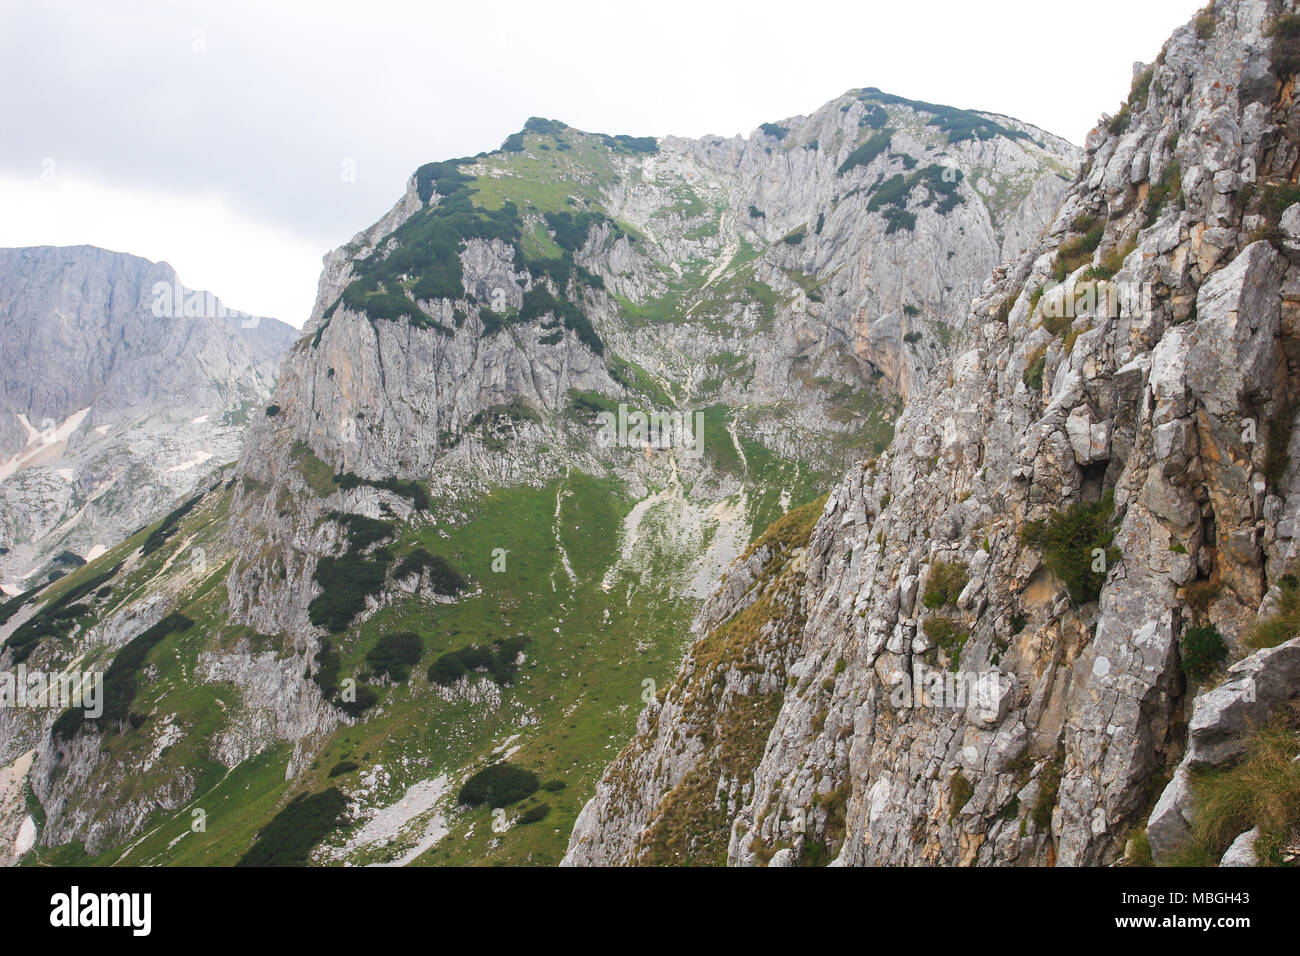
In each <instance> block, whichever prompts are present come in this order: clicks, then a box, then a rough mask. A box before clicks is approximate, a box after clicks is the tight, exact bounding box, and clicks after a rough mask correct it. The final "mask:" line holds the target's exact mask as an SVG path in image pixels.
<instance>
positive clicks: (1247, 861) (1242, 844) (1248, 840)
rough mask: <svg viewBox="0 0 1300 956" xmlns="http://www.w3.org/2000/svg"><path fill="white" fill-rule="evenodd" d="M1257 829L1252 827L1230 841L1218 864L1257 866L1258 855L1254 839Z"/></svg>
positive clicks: (1256, 837) (1256, 835) (1256, 836)
mask: <svg viewBox="0 0 1300 956" xmlns="http://www.w3.org/2000/svg"><path fill="white" fill-rule="evenodd" d="M1258 838H1259V831H1258V830H1256V829H1254V828H1252V829H1250V830H1247V831H1246V832H1245V833H1243V834H1242V835H1241V836H1239V837H1237V839H1235V840H1233V841H1232V846H1230V847H1228V850H1227V852H1226V853H1224V854H1223V859H1222V860H1220V861H1219V866H1259V857H1258V856H1257V855H1256V853H1255V841H1256V840H1257V839H1258Z"/></svg>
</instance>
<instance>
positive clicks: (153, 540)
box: [140, 494, 203, 555]
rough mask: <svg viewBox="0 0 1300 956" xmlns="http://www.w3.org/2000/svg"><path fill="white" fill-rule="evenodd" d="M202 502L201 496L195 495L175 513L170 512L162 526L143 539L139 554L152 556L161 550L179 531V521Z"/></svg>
mask: <svg viewBox="0 0 1300 956" xmlns="http://www.w3.org/2000/svg"><path fill="white" fill-rule="evenodd" d="M202 500H203V495H201V494H198V495H195V496H194V497H193V498H191V499H190V500H189V501H187V502H185V504H183V505H181V506H180V507H179V508H177V509H176V510H175V511H172V512H170V513H169V514H168V515H167V517H165V518H163V520H162V524H160V525H159V526H158V527H157V528H155V529H154V530H153V531H151V532H150V533H149V537H147V538H145V539H144V544H143V545H142V546H141V547H140V554H142V555H149V554H153V553H154V552H155V551H157V550H158V549H159V548H161V547H162V546H163V545H164V544H165V543H166V542H167V539H168V538H170V537H171V536H172V535H174V534H175V533H176V532H177V531H178V530H180V528H179V526H180V521H181V519H182V518H184V517H185V516H186V515H187V514H189V513H190V512H191V511H193V510H194V508H195V507H196V506H197V505H198V503H199V502H200V501H202Z"/></svg>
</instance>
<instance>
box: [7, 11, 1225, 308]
mask: <svg viewBox="0 0 1300 956" xmlns="http://www.w3.org/2000/svg"><path fill="white" fill-rule="evenodd" d="M1202 2H1203V0H1088V2H1087V3H1086V4H1083V5H1080V4H1075V3H1072V4H1064V3H1054V2H1050V0H987V2H984V3H979V2H962V0H912V2H899V0H887V2H880V0H856V2H843V0H840V2H826V0H784V2H779V3H773V2H765V0H748V2H715V0H687V2H681V0H656V2H640V3H629V2H623V0H603V2H581V0H546V2H536V0H535V2H516V0H462V2H458V3H456V4H449V3H444V2H425V3H418V2H398V0H366V2H357V0H304V2H280V3H271V2H267V0H261V2H259V0H221V2H199V0H189V2H170V3H166V2H152V0H136V2H130V0H113V2H109V0H80V2H78V0H31V2H20V0H3V5H2V6H0V120H2V122H3V127H2V128H3V133H2V134H0V246H26V245H43V244H52V245H72V244H76V243H92V244H94V245H99V246H105V247H107V248H110V249H116V250H120V251H123V252H131V253H134V254H136V255H141V256H145V257H147V258H150V259H155V260H166V261H167V262H170V263H171V264H172V265H173V266H174V267H175V268H176V270H177V271H178V272H179V273H180V277H181V279H182V281H184V282H185V283H186V284H187V285H189V286H191V287H193V288H206V289H209V290H211V291H213V292H216V293H217V294H218V295H220V296H221V297H222V299H223V300H224V301H225V302H226V304H227V305H229V306H231V307H234V308H238V309H243V310H244V311H247V312H252V313H256V314H262V315H273V316H275V317H277V318H280V319H283V320H284V321H286V322H289V323H291V324H293V325H297V326H300V325H302V323H303V322H304V321H305V320H306V318H307V316H308V313H309V312H310V310H311V303H312V301H313V299H314V297H315V293H316V280H317V277H318V274H319V271H320V260H321V256H322V255H324V254H325V252H327V251H328V250H329V249H331V248H333V247H335V246H338V245H340V244H342V243H343V242H345V241H347V240H348V239H349V238H350V237H351V236H352V235H353V234H354V233H355V232H357V231H358V230H360V229H362V228H364V227H366V226H367V225H369V224H370V223H372V222H374V221H375V220H376V219H378V218H379V216H380V215H382V214H383V213H384V212H385V211H386V210H387V209H388V208H389V207H390V206H391V205H392V204H393V202H395V201H396V199H397V198H398V196H399V195H400V193H401V190H402V187H403V184H404V182H405V180H406V178H407V177H408V176H409V175H410V173H411V172H412V171H413V170H414V169H415V168H416V167H417V166H419V165H420V164H421V163H425V162H429V161H431V160H436V159H447V158H451V157H457V156H467V155H472V154H474V153H477V152H479V151H480V150H487V149H494V148H496V147H497V146H499V145H500V143H501V141H502V140H503V139H505V137H506V136H507V135H508V134H510V133H512V132H514V131H515V130H517V129H519V128H520V127H521V126H522V125H523V122H524V120H525V119H527V118H528V117H529V116H533V115H537V116H546V117H551V118H554V119H559V120H563V121H564V122H566V123H569V124H570V125H572V126H577V127H579V128H581V129H586V130H592V131H598V132H606V133H631V134H634V135H663V134H668V133H674V134H678V135H685V136H701V135H705V134H709V133H714V134H721V135H731V134H734V133H748V132H750V131H751V130H753V129H754V128H755V127H757V126H758V125H759V124H760V123H763V122H767V121H772V120H777V119H782V118H784V117H787V116H793V115H796V114H807V113H811V112H812V111H813V110H814V109H816V108H817V107H818V106H820V105H821V104H822V103H824V102H826V101H827V100H829V99H831V98H833V97H835V96H838V95H839V94H840V93H843V92H844V91H845V90H848V89H852V88H854V87H862V86H877V87H880V88H881V89H884V90H886V91H888V92H891V93H898V94H900V95H903V96H908V97H912V98H915V99H922V100H930V101H933V102H940V103H947V104H950V105H953V106H959V107H967V108H975V109H984V110H992V111H995V112H999V113H1006V114H1009V115H1011V116H1015V117H1018V118H1020V119H1023V120H1025V121H1027V122H1030V123H1034V124H1037V125H1038V126H1041V127H1043V128H1045V129H1047V130H1050V131H1051V132H1054V133H1057V134H1059V135H1061V136H1064V137H1066V138H1067V139H1070V140H1072V141H1074V142H1075V143H1080V144H1081V143H1082V142H1083V137H1084V136H1085V134H1086V133H1087V131H1088V130H1089V129H1090V128H1091V127H1092V126H1093V124H1094V123H1095V122H1096V120H1097V118H1098V116H1099V115H1100V114H1101V113H1102V112H1103V111H1113V110H1114V109H1115V108H1116V106H1117V105H1118V103H1119V102H1120V100H1122V99H1123V98H1124V97H1125V96H1126V95H1127V93H1128V88H1129V83H1130V80H1131V66H1132V63H1133V61H1134V60H1143V61H1150V60H1152V59H1154V57H1155V55H1156V53H1158V52H1159V50H1160V47H1161V45H1162V44H1163V43H1164V41H1165V39H1166V38H1167V37H1168V35H1169V33H1170V32H1171V31H1172V30H1173V29H1174V27H1175V26H1177V25H1179V24H1181V23H1183V22H1185V21H1186V20H1188V19H1189V18H1190V17H1191V16H1192V15H1193V14H1194V13H1195V12H1196V10H1197V9H1198V8H1199V7H1200V6H1201V5H1202ZM345 162H351V163H352V164H353V168H354V169H355V181H347V180H346V179H345V176H344V175H343V170H344V164H345Z"/></svg>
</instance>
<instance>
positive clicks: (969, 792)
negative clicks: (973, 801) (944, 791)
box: [948, 770, 975, 823]
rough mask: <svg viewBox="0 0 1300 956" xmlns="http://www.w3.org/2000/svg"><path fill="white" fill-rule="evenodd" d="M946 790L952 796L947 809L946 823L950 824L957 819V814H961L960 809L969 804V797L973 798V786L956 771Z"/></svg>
mask: <svg viewBox="0 0 1300 956" xmlns="http://www.w3.org/2000/svg"><path fill="white" fill-rule="evenodd" d="M948 790H949V793H950V794H951V796H952V803H951V804H950V805H949V807H948V822H949V823H951V822H952V821H954V820H956V819H957V814H959V813H960V812H961V808H962V807H964V806H966V804H967V803H969V802H970V798H971V797H973V796H975V785H974V784H972V783H971V782H970V781H969V780H967V779H966V776H965V775H964V774H963V773H962V772H961V771H960V770H958V771H957V772H956V773H954V774H953V775H952V780H951V781H949V785H948Z"/></svg>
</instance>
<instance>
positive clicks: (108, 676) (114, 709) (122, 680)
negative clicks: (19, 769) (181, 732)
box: [50, 612, 194, 740]
mask: <svg viewBox="0 0 1300 956" xmlns="http://www.w3.org/2000/svg"><path fill="white" fill-rule="evenodd" d="M193 626H194V622H193V621H192V620H190V619H189V618H188V617H186V616H185V615H184V614H180V613H179V612H173V613H171V614H168V615H167V616H166V617H164V618H163V619H162V620H161V621H159V622H158V623H157V624H155V625H154V626H153V627H151V628H149V629H148V630H146V631H144V632H143V633H142V634H140V635H139V636H138V637H136V638H135V639H134V640H132V641H131V642H130V643H128V644H127V645H125V646H124V647H123V648H122V649H121V650H120V651H118V652H117V655H116V656H115V657H114V658H113V663H111V664H110V665H109V666H108V670H107V671H105V672H104V691H103V697H104V701H103V710H102V713H101V714H100V716H98V717H88V716H86V712H85V710H84V709H82V708H78V707H73V708H69V709H68V710H65V711H64V712H63V713H62V714H60V715H59V717H58V719H57V720H56V721H55V722H54V726H53V727H52V728H51V731H50V732H51V734H52V735H53V736H54V737H57V738H59V739H61V740H71V739H72V738H73V737H74V736H76V734H77V731H79V730H80V729H81V728H82V727H83V726H84V725H85V724H87V723H92V724H94V725H95V726H97V727H100V728H114V727H118V728H120V726H121V725H122V724H123V723H125V722H127V721H128V720H131V721H132V722H133V723H134V722H135V719H136V718H135V715H132V714H131V702H132V701H134V700H135V693H136V688H137V685H138V682H139V676H140V671H141V670H143V668H144V665H145V659H146V658H147V657H148V655H149V652H150V651H151V650H153V648H154V647H155V646H156V645H157V644H158V642H160V641H161V640H162V639H163V638H165V637H167V636H168V635H169V634H174V633H178V632H181V631H188V630H189V629H190V628H191V627H193ZM141 719H142V718H141Z"/></svg>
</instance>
